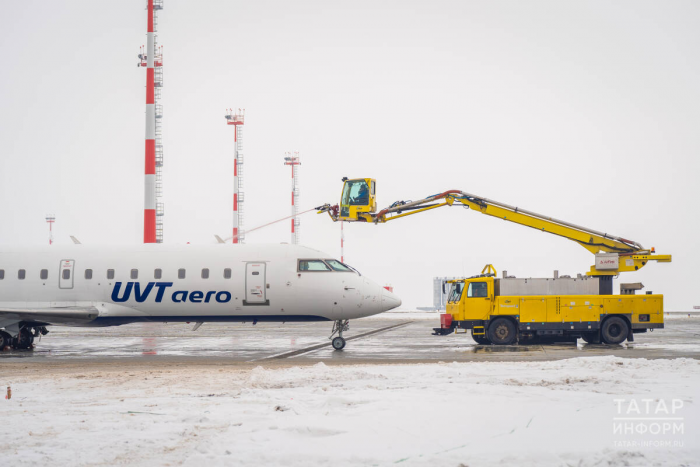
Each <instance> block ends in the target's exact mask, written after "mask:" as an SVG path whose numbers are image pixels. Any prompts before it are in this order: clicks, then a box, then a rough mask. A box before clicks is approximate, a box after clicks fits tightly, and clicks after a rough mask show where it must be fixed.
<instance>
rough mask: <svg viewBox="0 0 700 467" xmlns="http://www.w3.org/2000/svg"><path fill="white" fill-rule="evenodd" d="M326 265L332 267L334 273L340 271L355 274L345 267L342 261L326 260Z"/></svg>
mask: <svg viewBox="0 0 700 467" xmlns="http://www.w3.org/2000/svg"><path fill="white" fill-rule="evenodd" d="M325 261H326V264H327V265H328V266H330V267H331V269H333V270H334V271H340V272H353V271H352V269H350V268H349V267H348V266H346V265H344V264H343V263H341V262H340V261H338V260H336V259H327V260H325Z"/></svg>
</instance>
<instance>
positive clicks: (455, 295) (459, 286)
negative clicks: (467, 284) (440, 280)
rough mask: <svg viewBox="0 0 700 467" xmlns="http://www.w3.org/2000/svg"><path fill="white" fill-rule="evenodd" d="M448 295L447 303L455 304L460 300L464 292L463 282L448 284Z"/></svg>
mask: <svg viewBox="0 0 700 467" xmlns="http://www.w3.org/2000/svg"><path fill="white" fill-rule="evenodd" d="M450 285H451V286H452V287H451V288H450V295H449V296H448V297H447V301H448V302H452V303H457V302H458V301H459V300H460V299H461V298H462V292H463V291H464V282H453V283H452V284H450Z"/></svg>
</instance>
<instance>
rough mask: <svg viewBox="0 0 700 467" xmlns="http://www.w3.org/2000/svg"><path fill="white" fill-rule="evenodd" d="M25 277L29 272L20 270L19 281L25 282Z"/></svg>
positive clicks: (18, 272)
mask: <svg viewBox="0 0 700 467" xmlns="http://www.w3.org/2000/svg"><path fill="white" fill-rule="evenodd" d="M25 277H27V271H25V270H24V269H20V270H19V271H17V279H19V280H24V278H25Z"/></svg>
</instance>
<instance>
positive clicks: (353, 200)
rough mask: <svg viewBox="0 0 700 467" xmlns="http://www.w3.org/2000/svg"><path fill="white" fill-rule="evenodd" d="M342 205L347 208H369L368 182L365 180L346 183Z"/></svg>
mask: <svg viewBox="0 0 700 467" xmlns="http://www.w3.org/2000/svg"><path fill="white" fill-rule="evenodd" d="M340 204H342V205H345V206H367V205H368V204H369V188H368V187H367V182H366V181H364V180H348V181H347V182H345V187H343V197H342V199H341V200H340Z"/></svg>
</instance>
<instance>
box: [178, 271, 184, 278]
mask: <svg viewBox="0 0 700 467" xmlns="http://www.w3.org/2000/svg"><path fill="white" fill-rule="evenodd" d="M177 278H178V279H184V278H185V270H184V269H178V270H177Z"/></svg>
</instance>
